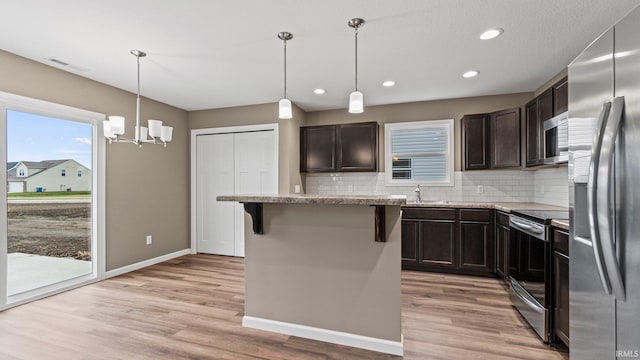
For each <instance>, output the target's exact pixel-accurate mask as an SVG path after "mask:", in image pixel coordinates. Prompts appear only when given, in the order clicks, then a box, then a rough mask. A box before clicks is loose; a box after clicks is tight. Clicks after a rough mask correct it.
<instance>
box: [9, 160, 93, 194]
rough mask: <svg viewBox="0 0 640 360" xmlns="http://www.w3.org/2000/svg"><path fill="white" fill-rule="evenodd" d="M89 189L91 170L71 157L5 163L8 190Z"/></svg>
mask: <svg viewBox="0 0 640 360" xmlns="http://www.w3.org/2000/svg"><path fill="white" fill-rule="evenodd" d="M82 190H85V191H86V190H91V170H89V168H87V167H86V166H84V165H82V164H80V163H79V162H77V161H75V160H72V159H65V160H45V161H38V162H34V161H18V162H10V163H7V191H8V192H10V193H11V192H36V191H82Z"/></svg>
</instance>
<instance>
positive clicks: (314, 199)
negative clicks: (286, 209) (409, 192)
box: [216, 194, 407, 206]
mask: <svg viewBox="0 0 640 360" xmlns="http://www.w3.org/2000/svg"><path fill="white" fill-rule="evenodd" d="M216 200H218V201H238V202H242V203H269V204H325V205H395V206H401V205H405V204H406V203H407V197H406V196H404V195H373V196H369V195H309V194H287V195H221V196H218V197H216Z"/></svg>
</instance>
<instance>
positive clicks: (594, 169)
mask: <svg viewBox="0 0 640 360" xmlns="http://www.w3.org/2000/svg"><path fill="white" fill-rule="evenodd" d="M610 109H611V103H610V102H608V101H607V102H605V103H604V104H602V110H601V111H600V115H599V116H598V123H597V125H598V127H597V128H596V132H595V134H594V136H593V146H592V147H591V161H590V164H589V179H588V181H587V203H588V207H589V210H588V214H589V229H590V232H591V243H592V248H593V255H594V257H595V260H596V267H597V269H598V275H600V281H601V282H602V289H603V290H604V292H605V293H607V294H611V285H610V283H609V277H608V276H607V272H606V269H605V265H604V260H603V258H602V248H601V242H600V227H599V224H598V216H597V214H598V180H599V179H598V175H599V174H598V169H599V168H600V153H601V150H602V138H603V136H604V132H605V131H604V129H605V128H606V126H607V120H608V119H609V110H610Z"/></svg>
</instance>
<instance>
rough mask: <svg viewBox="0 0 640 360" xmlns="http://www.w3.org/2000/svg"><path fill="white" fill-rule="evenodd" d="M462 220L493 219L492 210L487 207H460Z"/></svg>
mask: <svg viewBox="0 0 640 360" xmlns="http://www.w3.org/2000/svg"><path fill="white" fill-rule="evenodd" d="M460 221H481V222H490V221H491V210H486V209H460Z"/></svg>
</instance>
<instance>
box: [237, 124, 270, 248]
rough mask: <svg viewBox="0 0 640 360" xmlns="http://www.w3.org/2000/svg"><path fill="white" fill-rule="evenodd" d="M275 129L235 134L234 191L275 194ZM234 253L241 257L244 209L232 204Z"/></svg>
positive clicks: (239, 205) (238, 192)
mask: <svg viewBox="0 0 640 360" xmlns="http://www.w3.org/2000/svg"><path fill="white" fill-rule="evenodd" d="M275 141H276V140H275V133H274V131H255V132H244V133H236V134H235V146H234V158H235V193H236V194H277V193H278V180H277V179H278V174H277V172H278V168H277V166H276V159H277V156H278V155H277V151H276V149H277V147H276V143H275ZM235 207H236V216H235V222H236V223H235V229H236V232H235V256H244V218H245V217H244V209H243V206H242V204H238V203H235Z"/></svg>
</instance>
